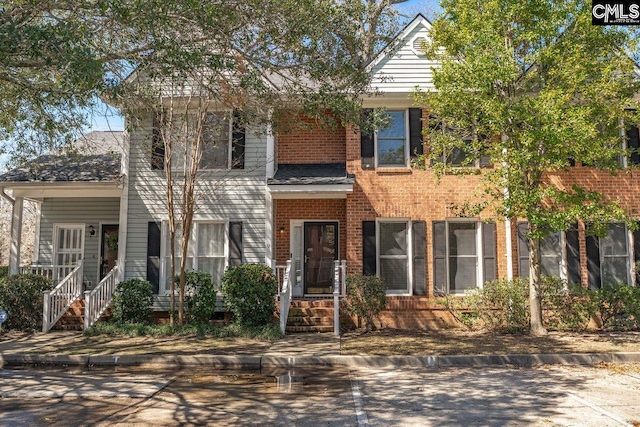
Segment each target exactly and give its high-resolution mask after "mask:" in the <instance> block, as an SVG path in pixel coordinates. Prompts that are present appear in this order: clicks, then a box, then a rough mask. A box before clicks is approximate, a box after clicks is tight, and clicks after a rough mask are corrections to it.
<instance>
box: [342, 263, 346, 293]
mask: <svg viewBox="0 0 640 427" xmlns="http://www.w3.org/2000/svg"><path fill="white" fill-rule="evenodd" d="M342 296H343V297H346V296H347V261H346V260H342Z"/></svg>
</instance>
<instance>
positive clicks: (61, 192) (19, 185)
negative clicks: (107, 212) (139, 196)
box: [0, 182, 123, 200]
mask: <svg viewBox="0 0 640 427" xmlns="http://www.w3.org/2000/svg"><path fill="white" fill-rule="evenodd" d="M0 188H2V189H7V190H12V192H13V197H24V198H25V199H31V200H42V199H44V198H55V197H79V198H86V197H120V196H122V192H123V186H122V184H121V183H119V182H3V183H0Z"/></svg>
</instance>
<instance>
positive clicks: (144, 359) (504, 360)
mask: <svg viewBox="0 0 640 427" xmlns="http://www.w3.org/2000/svg"><path fill="white" fill-rule="evenodd" d="M78 336H79V333H78V332H53V333H48V334H42V333H39V334H34V335H30V336H27V337H23V338H17V339H10V340H5V341H0V367H2V366H14V365H25V364H52V365H79V366H136V365H149V366H155V367H158V366H159V367H166V368H173V367H184V366H206V367H210V368H217V369H226V368H229V369H231V368H232V369H263V368H289V367H313V366H345V367H363V368H379V367H418V368H441V367H488V366H503V365H515V366H537V365H546V364H562V365H595V364H598V363H602V362H606V363H639V362H640V353H565V354H495V355H486V354H484V355H435V354H434V355H424V356H362V355H342V354H341V349H340V338H339V337H336V336H334V335H333V334H330V333H323V334H291V335H287V336H285V337H284V338H283V339H281V340H278V341H275V342H274V343H272V344H271V346H270V347H269V348H268V349H267V350H266V351H264V352H262V353H256V352H253V353H249V352H248V350H247V353H246V354H242V353H241V352H238V353H234V354H226V355H225V354H211V353H204V352H203V353H198V354H180V353H170V354H126V352H122V353H121V354H79V355H65V354H55V353H47V352H43V351H42V349H46V348H63V347H64V346H65V345H66V346H69V345H73V342H74V340H77V339H78Z"/></svg>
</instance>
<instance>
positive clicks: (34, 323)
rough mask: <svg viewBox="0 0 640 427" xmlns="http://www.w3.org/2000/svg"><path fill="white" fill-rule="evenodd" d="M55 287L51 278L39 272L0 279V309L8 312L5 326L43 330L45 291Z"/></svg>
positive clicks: (21, 329) (24, 329) (22, 329)
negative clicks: (40, 274) (43, 294)
mask: <svg viewBox="0 0 640 427" xmlns="http://www.w3.org/2000/svg"><path fill="white" fill-rule="evenodd" d="M51 289H53V283H52V282H51V280H49V279H47V278H46V277H44V276H39V275H37V274H16V275H13V276H7V277H3V278H2V279H1V280H0V310H4V311H6V312H7V321H6V322H5V323H4V324H3V325H2V327H3V328H7V329H16V330H20V331H37V330H42V304H43V296H42V293H43V292H44V291H50V290H51Z"/></svg>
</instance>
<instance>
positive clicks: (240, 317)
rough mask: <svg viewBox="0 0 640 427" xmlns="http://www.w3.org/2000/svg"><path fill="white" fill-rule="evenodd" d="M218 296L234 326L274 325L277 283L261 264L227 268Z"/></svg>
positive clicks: (273, 276) (269, 270) (271, 273)
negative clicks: (220, 294)
mask: <svg viewBox="0 0 640 427" xmlns="http://www.w3.org/2000/svg"><path fill="white" fill-rule="evenodd" d="M220 292H222V295H223V296H224V303H225V306H226V308H227V309H228V310H229V311H231V312H232V313H233V322H234V323H237V324H240V325H243V326H249V327H252V326H261V325H266V324H268V323H271V322H273V319H274V317H273V314H274V312H275V311H276V293H277V292H278V282H277V280H276V277H275V275H274V274H273V270H272V269H271V268H270V267H268V266H266V265H264V264H241V265H238V266H235V267H231V268H229V269H228V270H227V271H226V272H225V274H224V277H223V278H222V285H221V286H220Z"/></svg>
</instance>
